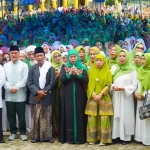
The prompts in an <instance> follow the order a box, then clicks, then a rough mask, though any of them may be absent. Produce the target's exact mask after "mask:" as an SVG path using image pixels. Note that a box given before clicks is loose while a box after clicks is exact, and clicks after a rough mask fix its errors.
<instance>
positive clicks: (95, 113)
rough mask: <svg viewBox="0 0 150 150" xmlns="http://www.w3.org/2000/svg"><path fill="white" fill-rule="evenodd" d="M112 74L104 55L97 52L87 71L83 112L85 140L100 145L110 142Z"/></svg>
mask: <svg viewBox="0 0 150 150" xmlns="http://www.w3.org/2000/svg"><path fill="white" fill-rule="evenodd" d="M111 83H112V76H111V72H110V70H109V67H108V65H107V61H106V58H105V56H103V55H102V54H98V55H97V56H96V59H95V61H94V64H93V66H92V69H91V70H90V71H89V83H88V90H87V96H88V102H87V105H86V110H85V114H87V115H88V124H87V142H89V144H94V143H95V142H97V141H100V144H101V145H105V144H106V143H112V139H111V124H110V116H112V115H113V110H112V103H111V98H110V95H109V88H110V85H111Z"/></svg>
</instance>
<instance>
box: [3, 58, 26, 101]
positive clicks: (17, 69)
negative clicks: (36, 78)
mask: <svg viewBox="0 0 150 150" xmlns="http://www.w3.org/2000/svg"><path fill="white" fill-rule="evenodd" d="M4 71H5V75H6V81H5V84H4V88H5V100H6V101H11V102H24V101H25V100H26V83H27V77H28V66H27V64H25V63H24V62H22V61H20V60H18V61H17V62H16V63H13V62H12V61H10V62H8V63H6V64H5V65H4ZM12 87H14V88H16V89H17V92H16V93H15V94H11V93H10V90H11V88H12Z"/></svg>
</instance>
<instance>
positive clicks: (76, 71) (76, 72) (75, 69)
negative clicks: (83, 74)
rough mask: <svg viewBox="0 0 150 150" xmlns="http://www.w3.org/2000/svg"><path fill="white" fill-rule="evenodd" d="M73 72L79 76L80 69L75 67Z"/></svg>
mask: <svg viewBox="0 0 150 150" xmlns="http://www.w3.org/2000/svg"><path fill="white" fill-rule="evenodd" d="M73 72H74V73H75V74H76V75H77V76H78V75H79V72H78V69H77V68H76V67H73Z"/></svg>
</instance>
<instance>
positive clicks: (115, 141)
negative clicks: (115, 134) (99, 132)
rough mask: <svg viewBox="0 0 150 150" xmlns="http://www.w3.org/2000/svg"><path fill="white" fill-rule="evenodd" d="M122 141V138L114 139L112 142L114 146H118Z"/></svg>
mask: <svg viewBox="0 0 150 150" xmlns="http://www.w3.org/2000/svg"><path fill="white" fill-rule="evenodd" d="M120 142H121V141H120V138H116V139H113V140H112V144H118V143H120Z"/></svg>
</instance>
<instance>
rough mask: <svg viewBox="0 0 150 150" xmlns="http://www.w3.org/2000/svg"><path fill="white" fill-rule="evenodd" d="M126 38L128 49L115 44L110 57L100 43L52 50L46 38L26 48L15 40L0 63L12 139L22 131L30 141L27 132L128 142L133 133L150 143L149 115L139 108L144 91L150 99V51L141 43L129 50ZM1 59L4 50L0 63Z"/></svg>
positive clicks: (43, 138) (34, 138)
mask: <svg viewBox="0 0 150 150" xmlns="http://www.w3.org/2000/svg"><path fill="white" fill-rule="evenodd" d="M124 43H126V47H125V48H126V49H123V48H121V47H120V46H119V45H115V44H112V45H111V46H110V47H109V50H108V58H106V56H105V53H104V52H103V51H101V50H100V49H99V48H98V46H97V47H96V46H94V47H88V48H87V47H84V46H78V47H75V46H74V45H73V46H74V47H73V46H72V48H70V49H69V48H68V49H66V47H65V46H63V45H61V44H60V45H59V46H58V45H57V46H56V45H55V50H53V51H51V50H50V49H49V47H48V46H47V44H46V43H43V45H42V46H41V47H36V46H34V45H30V46H28V47H27V48H26V50H22V49H19V47H18V46H17V45H11V46H10V49H9V54H8V55H9V56H10V61H6V62H5V64H2V65H3V67H2V66H1V65H0V90H1V88H2V87H4V88H3V91H4V90H5V101H6V109H7V118H8V122H9V128H10V132H11V134H10V136H9V138H8V139H9V140H10V141H14V140H15V138H17V131H19V132H20V138H21V140H23V141H26V140H27V136H26V131H28V132H30V136H31V142H32V143H35V142H39V141H40V142H50V143H53V142H54V140H53V138H58V141H59V142H61V143H71V144H83V143H85V142H88V143H89V144H95V143H97V142H100V145H101V146H103V145H106V144H111V143H122V144H123V145H125V144H128V143H129V142H131V140H132V136H133V135H134V140H135V141H136V142H137V144H140V143H141V144H144V145H150V134H149V133H150V130H149V124H150V118H147V119H145V120H140V118H139V112H138V108H139V107H141V106H142V105H143V100H144V97H145V95H147V96H146V97H147V103H149V101H150V84H149V82H150V53H144V45H143V43H142V42H137V43H136V44H135V45H134V46H133V50H132V49H131V52H130V51H129V50H128V45H127V44H129V43H127V42H126V41H125V42H124ZM2 58H3V52H2V51H0V63H1V60H2ZM0 93H1V91H0ZM3 94H4V92H3ZM0 98H1V99H0V104H1V105H0V142H1V143H3V142H4V140H3V132H2V96H1V95H0ZM3 99H4V98H3ZM3 101H4V100H3ZM5 101H4V102H3V104H4V105H5ZM16 115H17V116H18V120H19V124H18V125H17V123H16Z"/></svg>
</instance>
